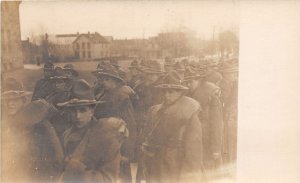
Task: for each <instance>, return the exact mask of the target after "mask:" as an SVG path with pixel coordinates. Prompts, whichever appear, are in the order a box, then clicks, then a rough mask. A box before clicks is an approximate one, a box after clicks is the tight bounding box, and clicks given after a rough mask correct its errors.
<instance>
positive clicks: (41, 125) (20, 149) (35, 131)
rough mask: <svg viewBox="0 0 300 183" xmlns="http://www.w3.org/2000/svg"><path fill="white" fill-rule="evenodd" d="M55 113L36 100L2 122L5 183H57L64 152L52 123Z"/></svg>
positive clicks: (46, 104)
mask: <svg viewBox="0 0 300 183" xmlns="http://www.w3.org/2000/svg"><path fill="white" fill-rule="evenodd" d="M32 113H34V115H32ZM55 113H56V111H55V109H54V108H53V107H51V105H49V104H48V103H47V102H46V101H44V100H36V101H34V102H31V103H30V104H28V105H27V106H25V107H24V108H23V109H22V110H21V111H19V112H18V113H17V114H16V115H14V116H13V117H10V119H9V120H7V121H6V120H4V121H3V123H5V124H4V126H5V127H4V128H2V133H3V136H2V137H3V139H2V140H3V141H2V142H3V143H2V148H3V151H2V153H3V154H2V157H3V162H2V176H3V179H2V180H3V181H4V182H6V181H15V182H19V181H21V182H27V181H28V182H43V181H49V182H53V181H56V179H57V177H58V175H59V174H60V172H61V170H62V165H63V150H62V146H61V143H60V141H59V138H58V136H57V134H56V131H55V129H54V127H53V126H52V124H51V123H50V121H49V120H50V119H51V118H52V116H53V115H54V114H55Z"/></svg>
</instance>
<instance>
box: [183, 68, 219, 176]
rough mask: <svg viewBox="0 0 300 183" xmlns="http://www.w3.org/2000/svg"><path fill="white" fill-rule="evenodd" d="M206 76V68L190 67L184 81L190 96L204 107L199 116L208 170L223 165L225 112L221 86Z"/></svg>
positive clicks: (205, 165)
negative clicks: (206, 79)
mask: <svg viewBox="0 0 300 183" xmlns="http://www.w3.org/2000/svg"><path fill="white" fill-rule="evenodd" d="M205 76H206V72H205V70H203V71H202V73H201V72H199V71H198V72H195V71H193V70H192V69H188V70H187V71H186V74H185V81H184V82H185V83H186V85H187V86H188V87H189V93H188V96H190V97H192V98H193V99H195V100H197V101H198V102H199V103H200V106H201V108H202V110H201V112H200V113H199V118H200V121H201V123H202V129H203V149H204V153H203V155H204V156H203V162H204V167H205V169H206V170H214V169H216V168H218V167H220V166H221V165H222V156H221V152H222V145H223V143H222V142H223V118H222V115H223V114H222V105H221V102H220V88H219V87H218V86H216V85H215V84H213V83H209V82H207V81H205Z"/></svg>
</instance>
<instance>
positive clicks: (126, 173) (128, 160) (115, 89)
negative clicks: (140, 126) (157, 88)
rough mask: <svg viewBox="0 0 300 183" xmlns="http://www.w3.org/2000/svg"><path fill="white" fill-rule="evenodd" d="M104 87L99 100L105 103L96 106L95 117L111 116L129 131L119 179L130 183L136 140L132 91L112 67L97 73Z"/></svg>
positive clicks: (123, 147)
mask: <svg viewBox="0 0 300 183" xmlns="http://www.w3.org/2000/svg"><path fill="white" fill-rule="evenodd" d="M98 75H99V76H100V77H101V79H102V81H103V86H104V89H105V91H104V94H103V95H102V96H101V97H100V98H99V100H103V101H106V103H104V104H99V105H97V107H96V109H95V117H96V118H97V119H98V118H99V117H100V116H102V115H103V113H108V114H113V116H114V117H119V118H121V119H123V120H124V121H125V123H126V124H127V127H128V130H129V137H128V139H127V140H125V142H124V144H123V145H122V148H121V155H122V162H121V172H120V177H121V179H122V181H123V182H131V181H132V178H133V176H132V175H131V168H130V164H132V163H136V138H137V126H136V120H135V117H134V110H133V107H132V103H131V100H130V96H131V95H133V94H134V91H133V90H132V89H131V88H130V87H128V86H126V85H125V83H126V81H125V80H124V79H123V78H122V77H120V75H119V73H118V71H117V70H116V69H115V68H114V67H113V66H111V67H107V68H105V69H104V70H103V71H100V72H98Z"/></svg>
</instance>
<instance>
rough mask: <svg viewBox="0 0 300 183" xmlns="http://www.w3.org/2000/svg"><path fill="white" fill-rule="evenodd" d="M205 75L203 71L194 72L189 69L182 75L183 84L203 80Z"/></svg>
mask: <svg viewBox="0 0 300 183" xmlns="http://www.w3.org/2000/svg"><path fill="white" fill-rule="evenodd" d="M206 75H207V72H206V70H205V69H202V70H201V69H198V70H194V69H192V68H191V67H189V68H187V69H186V71H185V73H184V80H183V82H187V81H191V80H197V79H200V78H203V77H205V76H206Z"/></svg>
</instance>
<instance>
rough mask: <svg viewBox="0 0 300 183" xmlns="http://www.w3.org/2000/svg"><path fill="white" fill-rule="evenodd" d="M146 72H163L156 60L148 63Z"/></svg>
mask: <svg viewBox="0 0 300 183" xmlns="http://www.w3.org/2000/svg"><path fill="white" fill-rule="evenodd" d="M146 64H147V65H146V72H147V71H150V72H151V71H154V72H163V70H162V67H161V65H160V63H159V62H158V61H156V60H150V61H148V62H147V63H146Z"/></svg>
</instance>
